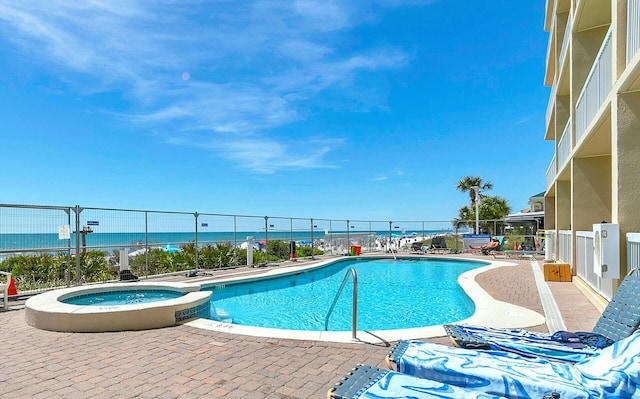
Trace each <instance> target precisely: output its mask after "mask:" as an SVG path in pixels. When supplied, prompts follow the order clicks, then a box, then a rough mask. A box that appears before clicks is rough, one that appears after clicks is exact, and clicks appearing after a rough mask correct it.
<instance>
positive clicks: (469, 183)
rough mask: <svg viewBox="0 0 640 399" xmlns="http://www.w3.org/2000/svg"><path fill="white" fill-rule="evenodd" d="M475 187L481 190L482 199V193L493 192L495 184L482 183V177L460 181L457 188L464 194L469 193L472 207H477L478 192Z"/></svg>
mask: <svg viewBox="0 0 640 399" xmlns="http://www.w3.org/2000/svg"><path fill="white" fill-rule="evenodd" d="M473 187H479V188H480V193H479V196H480V197H482V191H487V190H491V189H492V188H493V184H492V183H491V182H490V181H488V182H484V181H482V177H480V176H466V177H464V178H462V179H461V180H460V181H458V184H456V188H457V189H458V190H460V191H462V192H463V193H469V199H470V200H471V206H476V192H475V190H474V189H473Z"/></svg>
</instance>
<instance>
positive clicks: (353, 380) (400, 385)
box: [327, 364, 502, 399]
mask: <svg viewBox="0 0 640 399" xmlns="http://www.w3.org/2000/svg"><path fill="white" fill-rule="evenodd" d="M382 398H424V399H430V398H440V399H442V398H453V399H466V398H470V399H473V398H477V399H485V398H486V399H489V398H502V397H501V396H496V395H490V394H486V393H484V392H480V391H473V390H471V389H465V388H460V387H457V386H452V385H448V384H443V383H441V382H436V381H430V380H425V379H424V378H417V377H413V376H410V375H407V374H401V373H398V372H395V371H391V370H382V369H379V368H377V367H373V366H367V365H363V364H359V365H357V366H355V367H354V368H353V369H351V371H349V372H348V373H347V374H345V375H344V376H343V377H342V378H340V380H339V381H338V382H337V383H336V384H335V385H334V386H333V387H332V388H331V389H329V391H328V392H327V399H382Z"/></svg>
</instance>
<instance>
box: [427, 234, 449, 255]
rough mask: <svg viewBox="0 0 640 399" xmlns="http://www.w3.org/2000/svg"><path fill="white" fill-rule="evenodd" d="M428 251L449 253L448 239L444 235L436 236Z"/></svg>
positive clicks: (431, 252)
mask: <svg viewBox="0 0 640 399" xmlns="http://www.w3.org/2000/svg"><path fill="white" fill-rule="evenodd" d="M428 252H429V253H430V254H436V253H440V254H443V253H448V252H449V249H448V248H447V241H446V240H445V238H444V236H435V237H433V238H432V239H431V246H430V247H429V250H428Z"/></svg>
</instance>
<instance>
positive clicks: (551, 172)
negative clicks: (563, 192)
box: [546, 155, 556, 190]
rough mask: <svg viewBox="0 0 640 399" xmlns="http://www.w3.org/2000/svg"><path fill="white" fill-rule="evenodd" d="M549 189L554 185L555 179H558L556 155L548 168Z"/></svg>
mask: <svg viewBox="0 0 640 399" xmlns="http://www.w3.org/2000/svg"><path fill="white" fill-rule="evenodd" d="M546 178H547V190H549V189H550V188H551V186H552V185H553V181H554V180H555V179H556V156H555V155H554V156H553V159H552V160H551V163H550V164H549V168H547V175H546Z"/></svg>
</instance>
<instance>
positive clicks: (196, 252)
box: [193, 212, 199, 270]
mask: <svg viewBox="0 0 640 399" xmlns="http://www.w3.org/2000/svg"><path fill="white" fill-rule="evenodd" d="M193 216H194V217H195V219H196V242H195V245H194V247H193V250H194V251H195V268H196V270H197V269H199V267H198V216H199V215H198V212H195V213H194V214H193Z"/></svg>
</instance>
